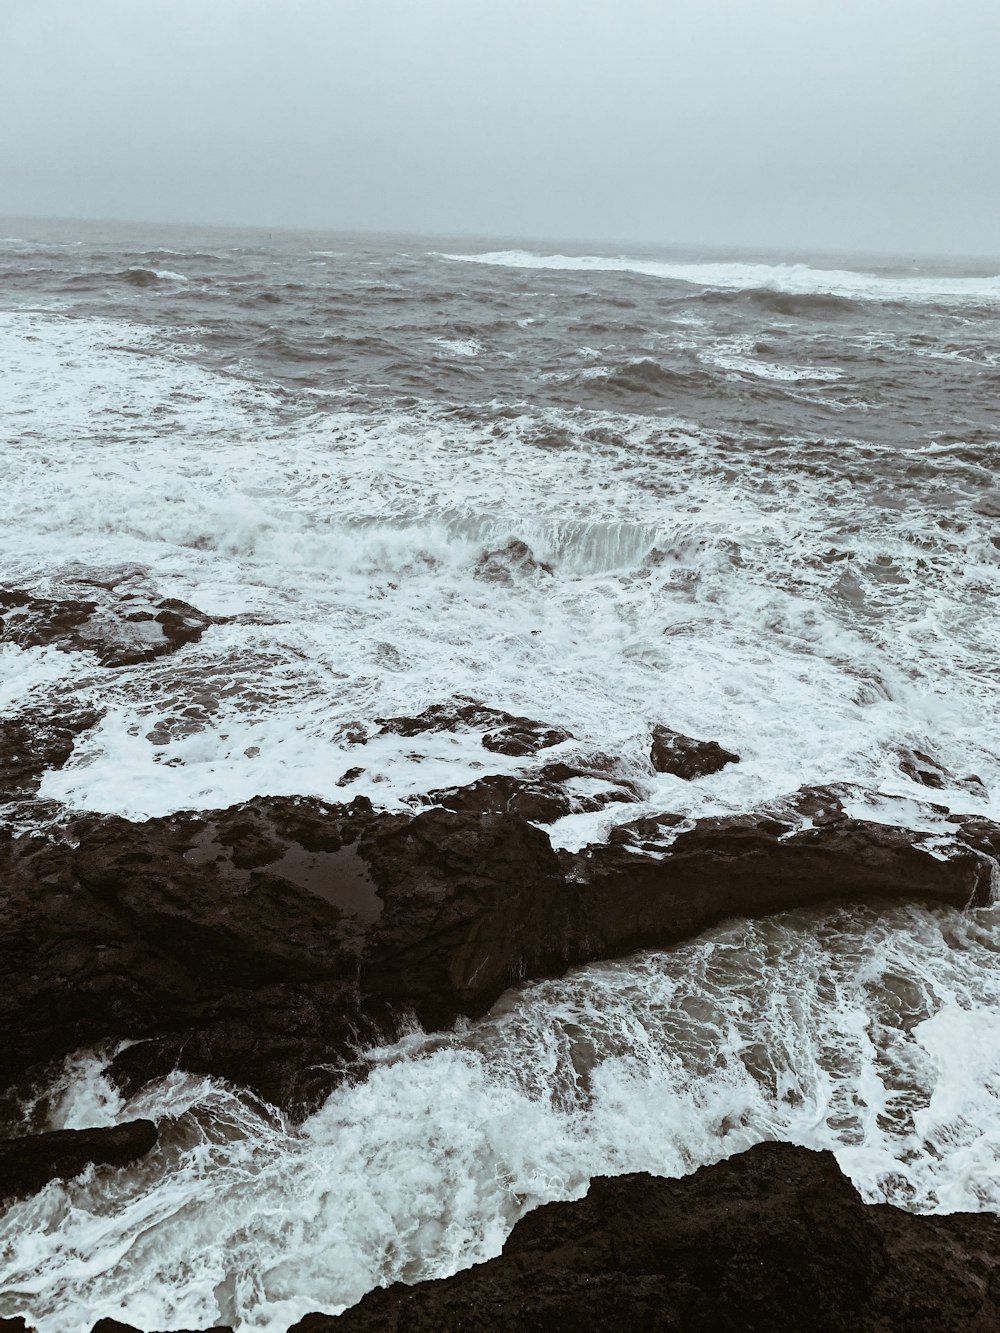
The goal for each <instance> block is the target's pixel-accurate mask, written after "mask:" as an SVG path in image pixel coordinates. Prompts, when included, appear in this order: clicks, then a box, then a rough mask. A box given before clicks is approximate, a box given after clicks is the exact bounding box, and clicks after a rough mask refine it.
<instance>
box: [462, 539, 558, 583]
mask: <svg viewBox="0 0 1000 1333" xmlns="http://www.w3.org/2000/svg"><path fill="white" fill-rule="evenodd" d="M472 572H473V574H474V575H475V577H476V578H477V579H485V580H487V581H488V582H490V583H501V584H504V585H505V586H507V587H512V586H513V584H514V581H515V579H517V578H525V577H527V576H529V575H532V574H551V573H552V566H551V565H547V564H545V562H544V561H542V560H536V559H535V556H534V552H533V551H532V549H531V547H530V546H529V545H528V544H527V542H523V541H521V540H520V539H518V538H517V537H512V538H511V540H510V541H509V542H507V544H506V545H505V546H501V547H498V548H497V550H495V551H484V552H483V554H482V555H481V556H480V557H479V559H478V560H477V561H476V565H475V569H474V570H473V571H472Z"/></svg>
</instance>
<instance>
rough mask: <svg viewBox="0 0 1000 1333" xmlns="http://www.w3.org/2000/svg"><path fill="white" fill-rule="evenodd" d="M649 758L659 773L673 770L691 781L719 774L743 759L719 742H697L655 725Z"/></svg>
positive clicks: (673, 772)
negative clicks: (711, 774) (722, 769)
mask: <svg viewBox="0 0 1000 1333" xmlns="http://www.w3.org/2000/svg"><path fill="white" fill-rule="evenodd" d="M649 757H650V760H651V761H652V764H653V767H654V768H655V769H656V771H657V772H658V773H672V774H673V775H674V776H675V777H678V778H685V779H687V781H689V782H690V781H691V779H692V778H704V777H707V776H708V775H709V774H710V773H718V771H719V769H720V768H725V766H726V764H738V763H739V762H740V757H739V755H738V754H733V752H732V751H731V750H724V749H723V748H722V746H721V745H720V744H719V743H718V741H697V740H695V739H694V738H693V737H692V736H682V735H681V733H680V732H679V731H671V730H670V729H669V727H654V728H653V743H652V746H651V748H650V751H649Z"/></svg>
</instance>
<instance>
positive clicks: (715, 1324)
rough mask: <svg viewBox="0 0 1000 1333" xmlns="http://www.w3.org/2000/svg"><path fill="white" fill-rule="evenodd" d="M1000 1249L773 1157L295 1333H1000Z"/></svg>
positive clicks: (577, 1217) (306, 1322)
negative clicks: (453, 1332)
mask: <svg viewBox="0 0 1000 1333" xmlns="http://www.w3.org/2000/svg"><path fill="white" fill-rule="evenodd" d="M998 1243H1000V1218H997V1217H994V1216H990V1215H987V1214H961V1213H959V1214H954V1215H952V1216H948V1217H939V1216H934V1217H916V1216H914V1215H912V1214H910V1213H905V1212H902V1211H900V1210H898V1209H896V1208H892V1207H890V1206H889V1205H887V1204H878V1205H866V1204H864V1203H862V1201H861V1199H860V1198H859V1197H858V1195H857V1194H856V1192H855V1190H854V1188H853V1187H852V1185H851V1184H850V1182H849V1181H848V1180H847V1179H846V1177H845V1176H843V1175H842V1174H841V1172H840V1169H839V1168H838V1166H837V1163H836V1160H835V1158H834V1157H833V1156H832V1154H830V1153H818V1152H811V1151H809V1150H808V1149H805V1148H796V1147H792V1146H791V1145H788V1144H780V1143H764V1144H759V1145H758V1146H757V1147H754V1148H751V1149H750V1150H749V1151H748V1152H746V1153H743V1154H742V1155H741V1156H738V1157H734V1158H730V1159H729V1160H728V1161H725V1162H720V1163H718V1164H717V1165H715V1166H707V1167H702V1168H701V1170H699V1171H696V1172H695V1173H694V1174H693V1175H691V1176H688V1177H686V1178H685V1179H682V1180H663V1179H659V1178H656V1177H653V1176H649V1175H645V1174H640V1175H627V1176H619V1177H616V1178H599V1179H596V1180H593V1181H592V1182H591V1184H590V1189H589V1192H588V1194H587V1196H586V1197H585V1198H584V1199H580V1200H578V1201H577V1202H575V1203H550V1204H547V1205H545V1206H544V1207H542V1208H538V1209H536V1210H535V1211H534V1212H532V1213H529V1214H528V1215H527V1216H526V1217H524V1218H522V1220H521V1221H520V1222H519V1223H518V1224H517V1226H516V1227H515V1228H514V1230H513V1232H512V1233H511V1235H510V1237H509V1238H508V1240H507V1243H506V1245H505V1246H504V1249H503V1253H502V1254H501V1255H500V1256H499V1258H496V1259H492V1260H490V1261H489V1262H487V1263H484V1264H480V1265H478V1266H477V1267H475V1268H470V1269H467V1270H465V1271H464V1272H460V1273H456V1274H455V1275H454V1276H453V1277H449V1278H445V1279H442V1280H438V1281H430V1282H421V1283H418V1284H417V1285H416V1286H413V1287H407V1286H405V1285H403V1284H402V1283H396V1284H395V1285H393V1286H391V1287H388V1288H385V1289H381V1290H377V1291H373V1292H370V1293H369V1294H368V1295H367V1296H365V1298H364V1299H363V1300H362V1301H361V1302H360V1304H359V1305H356V1306H355V1307H354V1308H353V1309H351V1310H348V1311H346V1312H345V1313H344V1314H343V1315H341V1316H340V1317H339V1318H332V1317H330V1316H324V1315H321V1314H314V1315H307V1316H306V1317H305V1318H304V1319H303V1320H301V1321H300V1322H299V1323H298V1324H296V1325H294V1333H363V1331H365V1330H371V1333H375V1331H376V1330H377V1331H378V1333H388V1331H389V1330H396V1331H397V1333H424V1331H425V1330H426V1333H431V1330H438V1329H463V1330H464V1329H467V1330H482V1331H483V1333H486V1331H487V1330H491V1331H492V1330H497V1329H504V1330H538V1333H542V1331H543V1330H544V1331H545V1333H548V1331H549V1330H553V1329H564V1330H583V1329H587V1330H595V1333H596V1330H603V1329H609V1328H629V1329H649V1330H653V1329H656V1330H660V1329H663V1330H676V1331H677V1333H680V1331H681V1330H685V1331H688V1330H690V1331H692V1333H693V1331H694V1330H698V1331H699V1333H702V1331H703V1333H749V1331H750V1330H760V1331H761V1333H763V1330H769V1331H770V1330H777V1329H794V1330H802V1333H806V1331H807V1330H808V1333H819V1331H822V1333H889V1330H900V1331H901V1330H904V1329H905V1330H910V1331H916V1330H919V1331H920V1333H940V1330H942V1329H949V1330H950V1329H955V1330H965V1331H966V1333H988V1331H990V1333H992V1330H993V1329H995V1328H996V1327H997V1323H998V1321H1000V1270H998V1268H997V1265H996V1262H995V1257H994V1256H995V1253H996V1247H997V1245H998Z"/></svg>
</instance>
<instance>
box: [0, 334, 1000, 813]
mask: <svg viewBox="0 0 1000 1333" xmlns="http://www.w3.org/2000/svg"><path fill="white" fill-rule="evenodd" d="M0 352H2V354H3V358H4V364H5V367H6V373H7V377H6V379H5V391H6V393H7V395H8V396H7V411H6V413H5V416H4V422H3V427H2V429H3V430H4V432H5V433H4V436H3V437H2V438H0V460H2V464H3V472H4V478H5V485H4V488H3V492H2V493H0V560H2V563H3V567H4V571H5V578H6V580H7V581H8V582H11V583H15V584H17V583H19V582H20V583H24V584H26V585H28V586H31V587H34V588H36V589H37V590H38V591H41V592H46V591H48V592H49V593H54V592H58V591H59V590H60V589H62V591H63V593H64V594H65V595H72V593H73V590H74V588H75V589H76V590H77V592H78V590H79V584H77V583H74V582H73V580H75V579H78V578H79V577H80V576H81V573H82V574H85V573H86V571H87V570H88V569H91V568H95V567H96V568H105V567H107V566H108V565H109V564H118V565H122V564H127V565H131V566H134V567H136V568H137V569H138V570H139V573H138V574H137V575H136V579H137V580H138V582H136V583H134V584H133V586H135V587H142V588H146V589H148V590H150V591H156V592H158V593H159V594H160V595H162V596H175V597H181V598H184V599H185V600H188V601H190V602H192V603H194V604H195V605H198V606H200V607H202V608H203V609H204V610H206V611H208V612H211V613H213V614H219V615H236V616H239V617H241V619H240V621H239V623H235V624H232V625H230V626H223V627H218V628H215V629H212V630H211V631H209V633H207V634H206V635H205V637H204V639H203V640H202V642H201V643H200V644H197V645H191V646H190V647H188V648H186V649H184V650H183V651H182V653H180V654H178V655H177V656H175V657H171V658H168V659H163V660H162V661H160V662H156V663H152V664H150V665H148V666H143V667H138V668H129V669H124V670H121V671H116V672H114V673H109V672H106V671H100V670H98V669H97V667H96V663H93V664H90V665H88V664H87V662H86V660H85V659H82V658H80V657H79V656H76V655H74V656H73V657H71V658H67V657H64V656H63V655H61V654H57V653H53V652H47V653H44V654H40V653H39V652H38V651H37V650H33V651H32V653H21V652H20V651H19V650H16V649H7V650H5V651H3V652H2V653H0V700H3V701H4V702H3V705H2V706H3V707H4V708H5V709H6V710H7V711H8V712H12V711H16V708H17V706H18V704H19V703H20V702H26V701H29V700H30V701H34V702H39V701H40V700H42V699H43V698H44V695H45V690H46V681H50V682H52V684H53V688H54V687H55V685H56V684H58V687H59V689H60V691H62V693H63V694H65V693H66V691H67V690H68V691H69V694H70V696H71V697H75V698H77V699H79V700H80V701H81V702H85V703H89V704H94V703H97V704H98V705H99V706H100V707H101V708H103V709H106V710H107V714H106V717H105V719H104V721H103V722H102V723H101V725H100V726H99V727H98V728H97V729H95V730H94V731H93V732H91V733H90V734H88V735H86V736H84V737H82V738H81V740H80V741H79V742H78V745H77V749H76V752H75V754H74V757H73V759H72V761H71V762H70V764H69V765H68V766H67V767H66V768H65V769H64V770H63V771H62V772H61V773H54V774H50V775H49V776H48V777H47V779H46V781H45V784H44V787H43V794H45V795H46V796H51V797H55V798H59V799H64V800H66V801H67V802H69V803H71V804H72V805H75V806H78V807H81V808H88V809H103V810H108V811H117V812H120V813H128V814H129V815H133V816H143V815H153V814H160V813H164V812H166V811H167V810H169V809H172V808H177V807H192V806H198V805H202V804H205V803H206V802H210V803H212V804H226V803H228V802H229V801H234V800H240V799H244V798H246V797H249V796H251V795H253V794H256V793H265V794H266V793H293V792H298V791H309V792H315V793H316V794H319V795H323V796H326V797H331V798H337V797H338V796H339V795H340V792H341V789H339V788H337V787H336V785H335V784H336V782H337V780H338V779H339V778H340V776H341V774H342V773H343V772H344V771H345V770H346V769H347V768H351V767H355V766H358V765H359V764H363V766H364V767H365V774H364V775H363V777H362V778H361V779H359V780H358V784H357V786H356V787H352V789H351V791H352V793H353V792H355V791H359V792H360V791H363V792H365V793H366V794H368V795H370V796H371V798H372V799H373V800H375V801H376V802H377V803H378V804H381V805H383V806H387V807H394V806H397V805H398V804H399V803H400V802H401V801H405V800H407V799H409V798H410V797H412V796H413V795H414V793H416V792H418V791H420V790H429V789H431V788H432V787H434V786H440V785H443V783H445V782H448V781H451V782H460V781H467V780H471V779H472V778H474V777H476V776H479V775H481V774H482V773H483V772H484V771H500V770H499V769H498V764H499V762H500V761H499V760H498V759H497V758H496V757H495V756H491V755H489V754H488V753H487V752H486V751H484V750H483V749H482V747H481V746H480V745H479V741H478V737H476V736H474V735H473V736H471V737H470V736H458V737H455V738H451V740H449V742H448V745H449V746H450V747H451V748H450V749H449V750H448V751H447V752H444V751H441V752H440V753H439V752H438V751H436V750H435V749H434V747H435V746H437V745H438V741H437V740H433V741H432V740H431V739H426V738H416V739H415V740H414V741H411V742H408V743H407V745H406V746H405V747H404V746H399V745H396V746H395V748H394V747H393V746H392V745H385V746H381V747H375V748H372V747H369V748H368V749H367V751H366V752H365V754H364V755H363V757H361V758H359V754H358V751H357V750H356V749H355V748H352V747H351V746H349V745H347V744H346V742H345V741H344V739H343V736H344V731H345V728H346V727H347V726H348V725H349V724H350V723H354V722H357V721H359V720H361V721H365V722H370V721H371V719H372V718H374V717H378V716H386V715H391V714H394V713H413V712H417V711H419V710H420V709H421V708H423V707H425V706H426V705H428V704H430V703H436V702H440V701H441V700H442V699H446V698H448V697H450V696H452V695H455V694H466V695H472V696H475V697H477V698H481V699H483V700H484V701H486V702H489V703H492V704H494V705H495V706H499V707H506V708H509V709H511V710H512V711H516V712H524V713H528V714H529V715H531V716H533V717H537V718H539V719H541V720H543V721H546V722H549V723H553V724H557V725H561V726H565V727H567V728H568V729H569V730H571V731H572V732H573V734H574V735H575V736H576V737H577V738H578V743H579V747H580V749H581V750H582V751H584V752H586V751H587V750H588V748H589V749H594V748H596V749H601V750H605V751H607V750H610V751H612V752H613V753H615V754H617V755H619V756H620V761H621V764H622V767H623V769H624V770H625V771H627V772H629V773H630V774H631V775H632V776H633V777H635V778H636V780H637V781H639V782H640V783H641V784H643V790H644V792H645V794H646V796H647V799H648V801H649V802H650V803H651V804H652V805H653V806H655V805H656V804H657V803H660V805H661V808H662V805H663V804H667V805H670V806H671V807H672V808H675V809H678V810H680V811H682V812H696V813H706V812H709V811H725V810H732V809H741V808H746V807H747V805H748V804H755V803H756V802H757V801H759V800H762V799H767V798H769V797H774V796H778V795H781V794H782V793H784V792H787V791H789V790H791V789H794V788H795V787H797V786H799V785H800V784H802V783H808V782H825V781H842V780H852V781H856V782H860V783H863V784H867V785H870V786H872V787H874V788H880V787H884V788H886V789H887V790H888V791H890V792H896V793H900V794H907V793H909V794H910V795H919V794H920V793H921V789H920V788H916V787H914V786H913V785H912V784H911V783H909V781H908V780H907V779H906V778H905V777H903V775H902V774H901V773H900V772H899V771H898V767H897V762H898V760H897V758H896V750H897V749H898V748H918V749H922V750H928V749H930V750H932V751H933V752H934V753H935V754H936V756H937V757H938V758H939V760H940V761H941V762H942V763H943V764H944V765H946V766H947V767H950V768H952V769H953V771H955V772H957V773H959V774H960V775H961V774H965V773H969V772H977V773H978V775H979V776H980V777H981V778H982V779H983V781H984V782H985V783H986V785H987V787H988V788H989V789H990V790H991V792H993V793H994V795H993V797H992V800H991V802H990V803H985V804H984V802H982V801H981V800H978V799H977V798H976V797H974V796H971V795H970V794H969V793H968V792H967V791H964V790H962V789H956V790H955V791H954V792H949V791H944V792H943V793H941V799H942V800H945V801H946V802H949V803H951V804H952V805H953V807H954V808H957V809H973V810H978V811H981V812H987V811H993V812H994V813H1000V805H998V803H997V802H998V796H997V795H996V793H998V792H1000V761H998V758H997V756H998V755H1000V698H998V695H1000V686H998V685H997V683H996V681H995V678H994V677H993V675H992V674H991V668H992V662H993V660H994V656H995V653H996V651H998V650H1000V626H998V624H997V621H996V617H995V616H993V615H991V614H989V611H988V608H989V606H990V605H995V597H996V594H997V592H1000V569H998V565H997V556H996V551H995V548H994V547H993V545H992V543H991V541H990V534H991V531H992V528H991V520H990V519H989V518H988V516H986V515H984V514H983V513H981V512H979V511H978V510H977V509H976V505H977V504H980V497H981V495H982V490H981V482H980V481H979V474H978V471H977V470H976V468H975V467H973V466H972V465H967V464H966V463H964V462H963V461H962V458H961V456H960V455H958V454H954V455H952V454H948V453H945V454H940V455H938V456H936V461H935V469H936V472H935V480H934V483H933V488H931V486H930V485H928V486H927V488H926V493H922V492H920V490H919V489H915V490H914V491H913V492H912V494H913V497H914V498H913V500H912V503H911V504H910V505H908V506H906V507H902V508H900V507H898V506H897V507H894V508H891V509H890V508H881V506H880V494H881V490H880V488H881V485H882V484H883V483H881V482H880V480H879V478H880V476H882V475H883V474H884V467H882V465H881V462H880V459H881V456H880V453H879V451H878V450H877V449H876V448H874V447H868V446H863V445H860V444H852V445H849V446H843V447H849V448H850V450H851V456H852V458H854V459H856V468H855V469H854V473H853V476H852V484H851V486H850V487H846V486H844V485H842V484H840V483H835V484H834V483H832V482H831V477H834V476H836V475H837V469H838V468H840V467H841V465H840V464H839V463H838V462H836V460H835V458H834V453H835V451H836V450H837V449H838V448H840V447H842V446H838V445H837V444H835V443H834V444H831V445H829V446H824V448H825V449H826V450H827V452H825V453H824V452H822V451H820V452H817V446H816V445H813V444H807V443H804V442H803V443H801V444H800V443H798V442H795V441H792V442H790V443H789V444H787V445H785V446H781V447H778V448H775V447H769V448H768V449H767V450H765V451H762V452H760V453H757V454H754V453H753V451H752V450H751V451H750V452H748V453H746V454H745V455H744V456H743V457H742V458H741V459H740V461H739V465H738V467H737V466H735V465H734V460H733V458H732V456H731V453H730V446H728V445H727V444H726V442H725V441H724V440H717V439H715V438H714V437H713V436H711V434H709V433H706V432H703V431H697V430H695V429H693V428H685V427H682V426H679V425H671V424H670V423H669V422H668V423H664V422H663V421H662V420H649V419H646V418H643V417H640V416H625V415H621V416H613V415H611V414H606V413H605V414H574V413H563V414H560V413H558V412H550V413H548V414H547V416H546V417H545V418H544V420H543V422H542V423H541V424H542V425H544V426H545V428H546V429H556V430H558V432H559V434H560V439H561V441H562V444H561V447H560V448H559V449H550V448H546V447H539V444H538V439H539V425H540V422H539V418H538V417H537V416H535V415H532V414H529V413H525V414H524V415H523V416H521V417H511V418H507V419H505V420H504V421H503V422H502V423H501V424H499V425H489V424H483V425H482V426H479V425H473V424H468V423H460V424H456V423H454V422H453V421H452V420H450V419H449V418H448V417H447V415H442V414H439V413H438V412H436V411H435V410H434V409H431V408H426V409H413V410H411V411H409V412H407V413H406V414H402V413H395V412H391V411H388V412H377V411H372V412H369V413H364V414H359V413H350V412H326V413H323V414H322V415H318V416H315V417H312V416H302V415H296V416H289V415H288V414H287V413H286V412H285V410H284V409H283V408H282V405H281V399H280V398H279V397H278V396H277V395H275V394H272V393H270V392H269V391H268V390H267V388H266V387H260V386H255V385H254V384H252V383H248V382H247V381H246V380H243V379H238V378H235V377H232V376H228V375H220V374H213V373H210V372H208V371H206V370H203V369H200V368H198V367H197V366H195V365H193V364H192V363H191V362H190V361H189V360H187V359H185V358H182V357H180V356H178V355H177V353H176V352H174V351H173V349H172V345H171V344H170V343H167V342H165V341H163V340H162V339H161V338H160V337H159V336H158V335H157V334H156V332H155V331H150V330H148V329H140V328H138V327H134V326H130V325H127V324H121V323H116V322H113V321H106V320H91V319H71V318H66V317H63V316H59V315H42V314H39V313H34V314H6V315H3V316H0ZM542 439H543V440H544V434H543V436H542ZM866 460H867V461H866ZM869 464H870V471H869V473H866V467H868V466H869ZM909 466H910V465H909V464H906V467H909ZM942 487H944V488H946V489H942ZM922 504H924V505H927V506H933V508H931V509H930V510H929V511H928V510H925V509H922V508H921V507H920V506H921V505H922ZM942 506H945V508H944V509H942ZM873 513H880V514H881V518H880V522H879V526H878V527H877V528H875V527H873V526H872V525H871V515H872V514H873ZM942 513H943V514H944V515H945V517H946V519H948V520H949V521H945V522H939V521H938V520H939V519H940V517H941V515H942ZM952 515H953V516H954V520H955V521H954V522H951V521H950V518H949V516H952ZM511 538H518V539H520V540H522V541H524V542H525V543H526V544H527V545H528V546H529V547H530V549H531V551H532V553H533V554H534V556H535V558H536V560H538V561H541V562H544V563H545V564H546V565H548V566H549V567H550V569H551V572H545V571H544V570H542V571H540V572H537V573H536V574H534V575H528V574H523V575H522V574H516V575H514V576H512V577H511V579H510V580H508V581H507V582H506V583H503V582H496V581H491V580H490V579H489V578H486V577H483V576H482V575H481V573H480V572H479V571H478V569H477V564H478V561H479V558H480V556H481V555H482V553H483V552H484V551H485V550H489V549H497V548H499V547H502V546H503V545H504V544H505V543H506V542H507V541H509V540H510V539H511ZM706 663H711V665H712V679H711V681H710V682H706V676H705V671H706ZM706 683H707V684H708V688H706ZM180 716H185V717H186V718H187V719H188V721H187V722H186V723H185V725H184V726H181V725H180V724H179V723H178V722H177V720H176V719H177V718H178V717H180ZM171 719H173V720H171ZM654 722H665V723H666V724H667V725H671V726H674V727H677V728H679V729H681V730H683V731H686V732H688V733H690V734H693V735H701V736H709V737H713V738H716V739H718V740H719V741H721V742H722V743H723V744H726V745H727V746H729V747H731V748H733V749H735V750H736V751H737V752H738V753H739V754H740V755H741V756H742V762H741V763H740V764H739V765H734V766H730V767H729V768H727V769H725V770H723V771H722V772H721V773H719V774H717V775H715V776H713V777H711V778H708V779H704V780H702V781H700V782H697V783H693V784H691V783H682V782H680V781H679V780H678V779H674V778H670V777H668V776H662V775H653V774H652V773H650V771H649V765H648V762H647V759H646V748H647V746H648V739H647V737H648V728H649V726H650V725H651V724H652V723H654ZM150 736H157V737H158V740H156V742H155V743H154V741H152V740H149V739H147V737H150ZM449 765H450V766H451V772H450V777H449V775H448V773H447V771H446V770H447V769H448V767H449ZM631 813H633V811H630V810H629V808H628V807H617V808H616V811H615V812H614V814H613V815H611V816H594V817H592V819H593V823H592V828H593V830H594V832H595V833H599V832H600V831H601V830H602V829H603V828H604V825H605V823H606V820H607V818H609V817H611V818H628V817H629V815H630V814H631ZM578 822H579V821H578ZM582 832H583V829H582V827H581V828H579V829H577V830H576V831H575V832H574V834H573V836H574V837H576V836H579V835H581V834H582Z"/></svg>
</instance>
